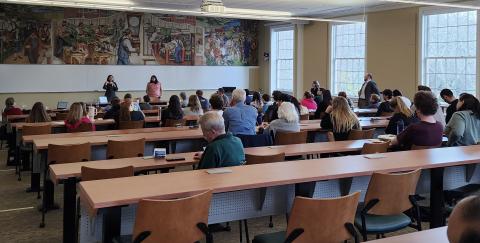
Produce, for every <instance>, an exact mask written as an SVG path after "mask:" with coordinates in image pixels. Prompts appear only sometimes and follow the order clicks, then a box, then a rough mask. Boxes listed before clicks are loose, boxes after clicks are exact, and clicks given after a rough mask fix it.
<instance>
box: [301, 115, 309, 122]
mask: <svg viewBox="0 0 480 243" xmlns="http://www.w3.org/2000/svg"><path fill="white" fill-rule="evenodd" d="M306 120H310V114H303V115H300V121H306Z"/></svg>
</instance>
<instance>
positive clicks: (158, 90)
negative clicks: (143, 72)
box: [146, 75, 163, 102]
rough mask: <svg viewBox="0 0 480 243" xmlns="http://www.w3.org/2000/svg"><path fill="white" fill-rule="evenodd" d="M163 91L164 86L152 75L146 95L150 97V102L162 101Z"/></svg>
mask: <svg viewBox="0 0 480 243" xmlns="http://www.w3.org/2000/svg"><path fill="white" fill-rule="evenodd" d="M162 91H163V89H162V84H161V83H160V82H159V81H158V79H157V76H155V75H152V76H151V77H150V81H149V82H148V84H147V89H146V93H147V95H148V96H149V97H150V100H152V101H153V102H158V101H160V98H161V97H162Z"/></svg>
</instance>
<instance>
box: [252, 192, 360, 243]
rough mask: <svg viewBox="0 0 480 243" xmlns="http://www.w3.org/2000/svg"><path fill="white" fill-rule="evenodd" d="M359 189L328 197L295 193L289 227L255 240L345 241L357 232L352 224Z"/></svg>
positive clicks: (264, 242) (276, 242)
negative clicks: (347, 193) (308, 196)
mask: <svg viewBox="0 0 480 243" xmlns="http://www.w3.org/2000/svg"><path fill="white" fill-rule="evenodd" d="M359 197H360V192H355V193H353V194H350V195H347V196H344V197H338V198H328V199H311V198H305V197H296V198H295V201H294V202H293V207H292V211H291V215H290V217H289V221H288V225H287V231H286V232H285V231H281V232H276V233H271V234H262V235H257V236H255V238H254V239H253V243H270V242H272V243H281V242H288V243H290V242H295V243H304V242H305V243H310V242H342V241H346V240H349V239H351V238H354V240H355V242H358V235H357V232H356V230H355V227H354V226H353V221H354V218H355V210H356V208H357V204H358V199H359Z"/></svg>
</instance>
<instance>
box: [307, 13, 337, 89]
mask: <svg viewBox="0 0 480 243" xmlns="http://www.w3.org/2000/svg"><path fill="white" fill-rule="evenodd" d="M328 48H329V24H328V23H325V22H311V23H310V24H307V25H305V26H304V30H303V51H304V52H303V88H304V89H305V90H310V87H312V81H314V80H318V81H320V86H321V87H329V83H330V81H329V80H330V78H329V76H328V74H329V72H328V69H329V62H330V61H329V51H328V50H329V49H328ZM305 90H304V91H305Z"/></svg>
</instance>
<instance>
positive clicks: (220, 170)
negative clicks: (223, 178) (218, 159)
mask: <svg viewBox="0 0 480 243" xmlns="http://www.w3.org/2000/svg"><path fill="white" fill-rule="evenodd" d="M232 172H233V171H232V170H231V169H228V168H216V169H211V170H207V173H208V174H226V173H232Z"/></svg>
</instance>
